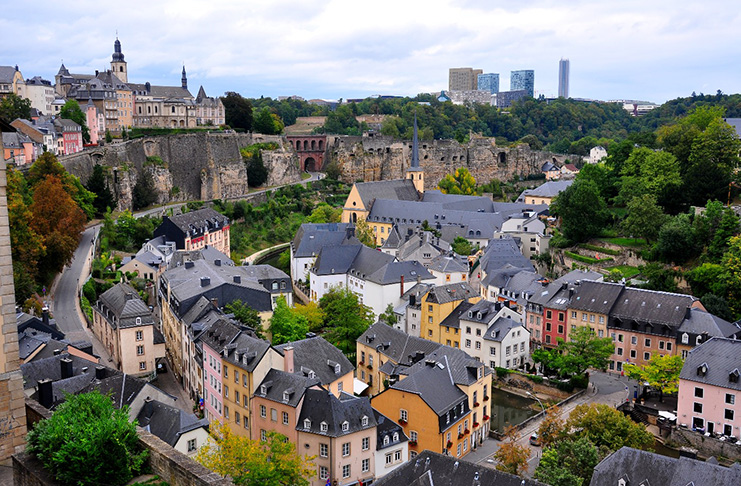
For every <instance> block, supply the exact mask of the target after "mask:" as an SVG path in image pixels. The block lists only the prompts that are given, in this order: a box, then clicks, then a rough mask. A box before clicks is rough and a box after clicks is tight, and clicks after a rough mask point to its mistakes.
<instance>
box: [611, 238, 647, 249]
mask: <svg viewBox="0 0 741 486" xmlns="http://www.w3.org/2000/svg"><path fill="white" fill-rule="evenodd" d="M601 240H602V241H606V242H607V243H612V244H613V245H620V246H634V247H641V246H645V245H646V240H644V239H643V238H622V237H618V238H601Z"/></svg>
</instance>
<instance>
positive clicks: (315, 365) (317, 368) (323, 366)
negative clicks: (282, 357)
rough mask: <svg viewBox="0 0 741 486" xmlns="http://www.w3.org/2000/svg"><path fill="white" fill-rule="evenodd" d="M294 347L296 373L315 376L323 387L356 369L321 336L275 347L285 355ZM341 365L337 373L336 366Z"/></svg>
mask: <svg viewBox="0 0 741 486" xmlns="http://www.w3.org/2000/svg"><path fill="white" fill-rule="evenodd" d="M288 346H292V347H293V367H294V372H295V373H297V374H302V375H304V376H309V375H310V374H311V373H310V371H312V372H313V374H314V375H315V376H316V377H317V378H319V380H321V382H322V385H329V384H330V383H332V382H333V381H335V380H337V379H338V378H340V377H342V376H345V375H346V374H347V373H352V372H353V370H355V367H354V366H353V365H352V363H350V361H349V360H348V359H347V358H346V357H345V355H344V354H342V351H340V350H339V349H337V348H336V347H335V346H333V345H332V344H330V343H329V342H328V341H327V340H326V339H324V338H323V337H321V336H315V337H310V338H307V339H302V340H301V341H293V342H291V343H285V344H281V345H280V346H275V349H277V350H278V351H279V352H280V353H285V348H286V347H288ZM337 364H339V365H340V372H339V373H336V372H335V365H337Z"/></svg>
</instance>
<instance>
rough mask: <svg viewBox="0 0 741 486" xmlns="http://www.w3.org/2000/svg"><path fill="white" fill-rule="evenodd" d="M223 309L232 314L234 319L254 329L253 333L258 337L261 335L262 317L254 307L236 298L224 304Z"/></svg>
mask: <svg viewBox="0 0 741 486" xmlns="http://www.w3.org/2000/svg"><path fill="white" fill-rule="evenodd" d="M224 310H226V311H227V312H228V313H230V314H234V319H236V320H237V321H239V322H241V323H242V324H244V325H245V326H249V327H251V328H252V329H254V331H255V334H257V336H258V337H260V338H262V337H263V336H262V335H263V329H262V319H261V318H260V314H259V313H258V312H257V311H256V310H255V309H253V308H252V307H250V306H249V305H247V304H245V303H244V302H242V301H241V300H240V299H236V300H233V301H231V302H229V303H228V304H227V305H225V306H224Z"/></svg>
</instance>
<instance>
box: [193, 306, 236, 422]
mask: <svg viewBox="0 0 741 486" xmlns="http://www.w3.org/2000/svg"><path fill="white" fill-rule="evenodd" d="M238 335H239V328H237V327H236V326H234V325H232V324H231V323H230V322H229V321H225V320H219V321H217V322H215V323H214V324H213V325H212V326H211V328H209V330H208V331H206V332H205V335H204V337H203V338H202V341H203V408H204V412H205V414H206V418H207V419H208V421H209V423H214V422H221V421H222V418H223V414H224V398H223V395H222V386H223V379H222V368H223V362H222V360H221V353H222V351H223V350H224V349H225V348H226V346H227V345H229V343H231V342H232V341H233V340H234V338H236V337H237V336H238Z"/></svg>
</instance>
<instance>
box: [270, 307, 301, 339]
mask: <svg viewBox="0 0 741 486" xmlns="http://www.w3.org/2000/svg"><path fill="white" fill-rule="evenodd" d="M307 332H309V323H308V321H307V320H306V318H305V317H304V316H302V315H300V314H298V313H295V312H293V310H292V309H291V308H290V307H288V303H287V302H286V298H285V297H283V296H280V297H278V301H277V302H276V303H275V308H274V309H273V315H272V317H271V318H270V334H271V335H272V343H273V345H274V346H277V345H278V344H283V343H287V342H291V341H299V340H301V339H304V338H306V333H307Z"/></svg>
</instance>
